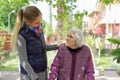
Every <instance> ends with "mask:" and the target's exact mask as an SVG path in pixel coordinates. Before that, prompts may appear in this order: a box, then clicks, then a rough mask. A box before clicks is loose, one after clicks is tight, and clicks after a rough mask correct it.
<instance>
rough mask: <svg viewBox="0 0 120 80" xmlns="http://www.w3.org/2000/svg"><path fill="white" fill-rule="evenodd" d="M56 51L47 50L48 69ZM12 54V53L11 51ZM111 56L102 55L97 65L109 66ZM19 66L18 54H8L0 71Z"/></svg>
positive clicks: (15, 69)
mask: <svg viewBox="0 0 120 80" xmlns="http://www.w3.org/2000/svg"><path fill="white" fill-rule="evenodd" d="M56 53H57V52H56V51H48V52H47V57H48V69H50V66H51V63H52V62H53V59H54V57H55V55H56ZM11 54H12V53H11ZM97 59H98V57H95V60H97ZM112 59H113V57H112V56H104V57H101V58H100V62H99V64H97V66H101V67H103V68H110V65H111V63H112ZM18 66H19V59H18V55H16V56H14V55H10V57H9V58H7V59H6V60H5V61H4V62H3V63H2V66H0V71H18Z"/></svg>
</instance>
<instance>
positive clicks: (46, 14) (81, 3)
mask: <svg viewBox="0 0 120 80" xmlns="http://www.w3.org/2000/svg"><path fill="white" fill-rule="evenodd" d="M96 2H97V0H77V2H76V3H75V4H76V5H77V6H78V7H77V8H76V11H79V12H83V10H86V11H88V13H91V12H92V11H94V10H95V7H96ZM30 5H36V6H37V7H38V8H39V9H40V10H41V12H42V15H43V20H45V21H46V22H48V23H50V7H49V5H48V4H47V3H46V2H45V1H43V2H38V3H37V4H33V3H31V4H30ZM56 11H57V9H52V14H53V15H56V14H57V12H56ZM73 13H74V12H73ZM86 21H87V18H86ZM52 23H53V24H54V25H57V22H56V20H55V19H54V17H52ZM54 25H53V26H54ZM54 27H55V26H54Z"/></svg>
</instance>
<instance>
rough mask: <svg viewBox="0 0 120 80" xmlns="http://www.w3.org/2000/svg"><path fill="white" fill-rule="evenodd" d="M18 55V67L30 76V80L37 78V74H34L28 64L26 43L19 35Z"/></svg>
mask: <svg viewBox="0 0 120 80" xmlns="http://www.w3.org/2000/svg"><path fill="white" fill-rule="evenodd" d="M17 44H18V46H17V47H18V48H17V49H18V55H19V59H20V65H21V66H22V67H23V68H24V69H25V71H26V72H27V73H28V76H30V78H31V80H36V79H37V78H38V76H37V74H36V73H35V72H34V70H33V69H32V67H31V66H30V64H29V63H28V58H27V51H26V41H25V39H24V38H23V37H22V36H21V35H20V34H19V35H18V43H17Z"/></svg>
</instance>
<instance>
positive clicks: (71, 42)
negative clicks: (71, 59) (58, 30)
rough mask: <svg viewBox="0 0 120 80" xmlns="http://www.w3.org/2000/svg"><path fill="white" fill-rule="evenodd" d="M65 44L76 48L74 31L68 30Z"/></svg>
mask: <svg viewBox="0 0 120 80" xmlns="http://www.w3.org/2000/svg"><path fill="white" fill-rule="evenodd" d="M66 44H67V46H68V47H70V48H76V47H77V46H76V39H75V33H74V32H70V33H68V34H67V38H66Z"/></svg>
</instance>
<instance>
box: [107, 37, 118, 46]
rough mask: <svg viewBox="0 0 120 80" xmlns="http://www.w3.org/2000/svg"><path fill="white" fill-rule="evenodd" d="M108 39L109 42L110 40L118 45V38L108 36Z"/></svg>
mask: <svg viewBox="0 0 120 80" xmlns="http://www.w3.org/2000/svg"><path fill="white" fill-rule="evenodd" d="M108 41H110V42H112V43H114V44H118V45H120V40H118V39H114V38H109V39H108Z"/></svg>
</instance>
